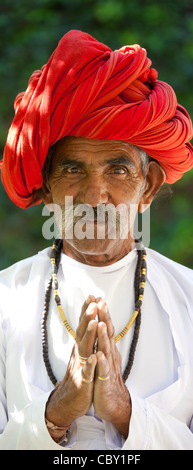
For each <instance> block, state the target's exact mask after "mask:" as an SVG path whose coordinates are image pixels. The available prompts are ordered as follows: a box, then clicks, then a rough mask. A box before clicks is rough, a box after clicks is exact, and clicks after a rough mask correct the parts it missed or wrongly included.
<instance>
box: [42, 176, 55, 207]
mask: <svg viewBox="0 0 193 470" xmlns="http://www.w3.org/2000/svg"><path fill="white" fill-rule="evenodd" d="M41 190H42V199H43V202H44V204H45V205H48V204H49V205H51V204H53V199H52V192H51V189H50V187H49V186H48V184H47V183H46V182H45V181H44V182H43V185H42V188H41Z"/></svg>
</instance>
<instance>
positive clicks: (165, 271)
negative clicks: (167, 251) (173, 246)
mask: <svg viewBox="0 0 193 470" xmlns="http://www.w3.org/2000/svg"><path fill="white" fill-rule="evenodd" d="M146 251H147V263H148V265H149V267H150V268H154V269H157V270H158V273H159V272H160V273H162V275H165V276H167V277H168V278H170V277H173V278H175V279H176V281H179V282H180V279H181V280H184V281H185V280H188V282H193V270H192V269H191V268H187V267H186V266H183V265H182V264H180V263H177V262H176V261H173V260H171V259H169V258H167V257H166V256H164V255H162V254H160V253H158V252H157V251H154V250H152V249H150V248H147V249H146Z"/></svg>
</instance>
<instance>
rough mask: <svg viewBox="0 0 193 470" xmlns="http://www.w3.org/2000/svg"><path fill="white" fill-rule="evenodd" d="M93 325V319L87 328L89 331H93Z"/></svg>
mask: <svg viewBox="0 0 193 470" xmlns="http://www.w3.org/2000/svg"><path fill="white" fill-rule="evenodd" d="M92 327H93V323H92V321H90V322H89V324H88V326H87V330H88V331H91V330H92Z"/></svg>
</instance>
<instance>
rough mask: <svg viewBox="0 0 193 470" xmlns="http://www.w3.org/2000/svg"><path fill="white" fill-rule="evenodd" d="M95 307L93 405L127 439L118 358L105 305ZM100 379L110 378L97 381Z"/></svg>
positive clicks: (127, 408) (127, 403) (127, 410)
mask: <svg viewBox="0 0 193 470" xmlns="http://www.w3.org/2000/svg"><path fill="white" fill-rule="evenodd" d="M97 305H98V328H97V336H98V352H97V354H96V356H97V366H96V378H95V384H94V398H93V404H94V408H95V411H96V413H97V415H98V416H99V417H100V418H102V419H104V420H106V421H110V422H111V423H112V424H113V425H114V426H115V427H116V428H117V429H118V430H119V431H120V432H121V434H122V435H123V436H124V437H125V438H126V437H127V436H128V432H129V423H130V417H131V400H130V394H129V392H128V390H127V388H126V386H125V384H124V382H123V379H122V370H121V355H120V353H119V351H118V349H117V347H116V343H115V333H114V327H113V324H112V321H111V318H110V315H109V312H108V308H107V305H106V303H105V302H104V301H103V300H101V299H97ZM99 377H101V378H106V377H109V378H108V379H107V380H100V378H99ZM101 397H102V398H101Z"/></svg>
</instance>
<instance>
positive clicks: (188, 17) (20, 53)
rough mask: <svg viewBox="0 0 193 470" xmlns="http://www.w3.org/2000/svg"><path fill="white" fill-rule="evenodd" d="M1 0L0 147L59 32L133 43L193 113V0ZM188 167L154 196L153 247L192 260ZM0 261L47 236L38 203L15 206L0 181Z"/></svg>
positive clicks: (21, 254)
mask: <svg viewBox="0 0 193 470" xmlns="http://www.w3.org/2000/svg"><path fill="white" fill-rule="evenodd" d="M30 3H31V2H29V0H18V1H16V2H13V0H1V5H0V50H1V60H0V151H1V155H3V147H4V145H5V141H6V136H7V132H8V128H9V125H10V124H11V121H12V119H13V116H14V112H13V101H14V98H15V96H16V95H17V93H19V92H20V91H23V90H25V89H26V87H27V82H28V78H29V76H30V75H31V73H32V72H33V71H34V70H35V69H39V68H41V66H42V65H43V64H44V63H46V62H47V61H48V59H49V57H50V55H51V53H52V52H53V50H54V49H55V47H56V46H57V43H58V41H59V40H60V38H61V37H62V36H63V35H64V34H65V33H66V32H67V31H68V30H70V29H81V30H82V31H86V32H88V33H90V34H91V35H92V36H94V37H95V38H96V39H98V40H99V41H101V42H104V43H106V44H107V45H108V46H110V47H111V48H112V49H117V48H119V47H121V46H123V45H125V44H134V43H138V44H140V45H141V46H143V47H145V48H146V49H147V51H148V57H150V58H151V60H152V62H153V67H154V68H156V69H157V70H158V72H159V79H160V80H163V81H168V82H169V83H170V84H171V85H172V86H173V87H174V89H175V91H176V94H177V98H178V101H179V103H180V104H182V105H183V106H185V107H186V108H187V110H188V112H189V114H190V115H191V117H192V118H193V92H192V86H193V85H192V83H193V1H192V0H183V1H182V0H175V1H173V0H163V1H162V0H160V1H157V2H155V1H154V0H135V1H134V0H133V1H131V0H106V1H105V0H102V1H101V0H33V3H32V5H31V6H30ZM192 198H193V171H191V172H189V173H187V174H186V175H185V176H184V177H183V178H182V179H181V180H180V181H179V182H177V183H176V184H174V185H173V186H172V194H171V191H170V187H168V186H165V191H164V193H162V194H161V195H160V196H159V197H157V199H156V200H155V201H154V203H153V205H152V208H151V243H150V247H151V248H153V249H156V250H157V251H159V252H160V253H162V254H164V255H166V256H168V257H170V258H172V259H174V260H175V261H178V262H179V263H182V264H185V265H186V266H189V267H191V268H193V217H192V214H193V211H192ZM0 200H1V204H0V233H1V235H0V240H1V243H0V269H2V268H5V267H7V266H8V265H10V264H12V263H14V262H16V261H18V260H20V259H22V258H25V257H27V256H31V255H33V254H35V253H36V252H37V251H38V250H41V249H43V248H44V247H46V246H49V245H50V244H51V241H48V240H45V239H44V238H43V236H42V224H43V222H45V217H44V218H43V217H42V208H43V206H42V205H40V206H36V207H32V208H29V209H27V210H22V209H20V208H18V207H16V206H15V205H14V204H13V203H12V202H11V201H10V200H9V198H8V196H7V195H6V193H5V191H4V188H3V186H2V184H1V183H0Z"/></svg>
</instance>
